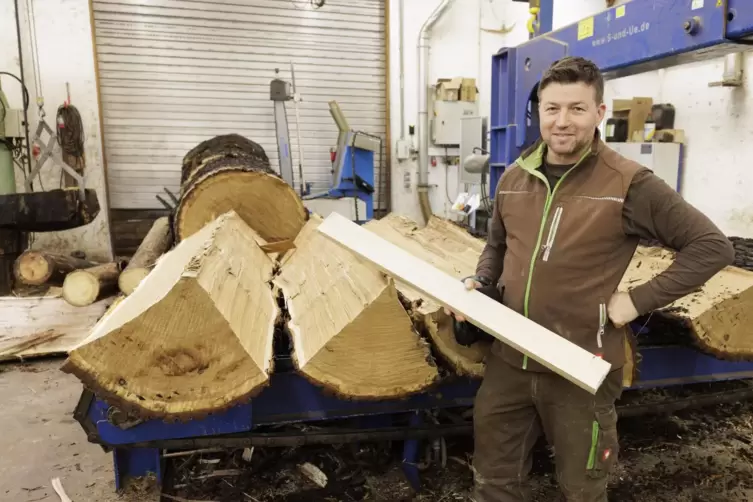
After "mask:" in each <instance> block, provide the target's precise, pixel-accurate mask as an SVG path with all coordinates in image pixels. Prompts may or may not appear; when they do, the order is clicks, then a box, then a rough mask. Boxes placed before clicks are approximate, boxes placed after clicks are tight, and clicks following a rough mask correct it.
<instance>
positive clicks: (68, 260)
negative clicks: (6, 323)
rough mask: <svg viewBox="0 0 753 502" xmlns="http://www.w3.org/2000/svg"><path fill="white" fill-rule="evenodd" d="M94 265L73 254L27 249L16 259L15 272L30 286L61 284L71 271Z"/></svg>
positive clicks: (17, 277) (21, 280)
mask: <svg viewBox="0 0 753 502" xmlns="http://www.w3.org/2000/svg"><path fill="white" fill-rule="evenodd" d="M93 266H95V264H94V263H92V262H90V261H88V260H81V259H79V258H74V257H73V256H68V255H62V254H56V253H48V252H46V251H25V252H24V253H22V254H21V256H19V257H18V258H17V259H16V263H15V266H14V271H13V273H14V275H15V276H16V279H18V281H19V282H21V283H23V284H26V285H28V286H41V285H43V284H46V285H50V286H60V285H62V284H63V281H64V280H65V277H66V276H67V275H68V274H69V273H71V272H73V271H75V270H79V269H83V268H90V267H93Z"/></svg>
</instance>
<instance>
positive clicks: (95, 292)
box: [63, 261, 124, 307]
mask: <svg viewBox="0 0 753 502" xmlns="http://www.w3.org/2000/svg"><path fill="white" fill-rule="evenodd" d="M123 266H124V263H123V262H122V261H114V262H110V263H103V264H101V265H95V266H93V267H90V268H85V269H81V270H76V271H73V272H71V273H70V274H68V275H66V276H65V280H64V281H63V298H64V299H65V301H67V302H68V303H70V304H71V305H73V306H75V307H85V306H86V305H91V304H92V303H94V302H96V301H97V300H101V299H102V298H104V297H105V296H108V295H110V294H111V293H114V292H115V290H116V289H117V286H118V277H119V276H120V272H121V270H123Z"/></svg>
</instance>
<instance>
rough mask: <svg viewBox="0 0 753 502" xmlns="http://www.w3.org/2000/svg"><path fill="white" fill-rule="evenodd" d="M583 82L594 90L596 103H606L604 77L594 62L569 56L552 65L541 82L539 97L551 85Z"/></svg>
mask: <svg viewBox="0 0 753 502" xmlns="http://www.w3.org/2000/svg"><path fill="white" fill-rule="evenodd" d="M578 82H583V83H584V84H586V85H589V86H591V87H593V88H594V93H595V97H596V103H597V104H601V103H602V102H603V101H604V77H603V76H602V75H601V71H599V67H598V66H596V65H595V64H594V62H593V61H589V60H588V59H585V58H582V57H575V56H567V57H564V58H562V59H559V60H557V61H555V62H554V63H552V65H551V66H550V67H549V68H548V69H547V70H546V71H545V72H544V75H543V76H542V78H541V82H539V90H538V92H539V96H541V91H543V90H544V89H545V88H546V86H548V85H549V84H575V83H578Z"/></svg>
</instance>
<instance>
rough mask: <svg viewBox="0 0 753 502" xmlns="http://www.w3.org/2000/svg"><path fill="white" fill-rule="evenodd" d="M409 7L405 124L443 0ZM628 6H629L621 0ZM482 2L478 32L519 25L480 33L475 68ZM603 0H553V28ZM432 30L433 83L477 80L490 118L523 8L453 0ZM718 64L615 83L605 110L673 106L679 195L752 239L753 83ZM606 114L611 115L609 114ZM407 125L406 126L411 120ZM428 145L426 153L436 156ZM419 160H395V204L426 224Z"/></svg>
mask: <svg viewBox="0 0 753 502" xmlns="http://www.w3.org/2000/svg"><path fill="white" fill-rule="evenodd" d="M404 1H405V4H406V11H405V30H404V32H405V49H406V52H405V68H406V75H405V87H406V95H405V97H406V104H405V111H406V122H407V123H408V124H415V123H416V120H417V115H416V114H417V108H416V92H417V91H416V59H417V56H416V54H417V51H416V40H417V34H418V30H419V28H420V26H421V24H422V23H423V21H424V20H425V19H426V17H427V16H428V15H429V13H430V12H431V11H432V10H433V9H434V8H435V6H436V5H438V3H439V1H438V0H431V1H427V0H404ZM398 3H399V2H398V0H391V4H390V12H391V18H390V24H391V26H392V27H393V33H392V35H391V44H392V46H391V54H392V55H393V59H392V61H391V66H390V74H391V76H392V82H391V91H392V99H391V101H392V104H393V109H392V117H391V119H392V137H393V142H394V141H396V140H397V139H398V138H399V134H400V115H399V96H400V94H399V92H400V89H399V58H398V55H399V36H398V33H399V32H398V31H397V30H398V26H399V24H398V23H399V14H398V12H399V11H398ZM618 3H624V2H618ZM479 8H480V9H481V12H482V16H481V27H482V28H491V29H495V28H500V25H502V24H504V25H506V26H507V27H510V26H513V30H512V31H511V32H510V33H508V34H506V35H493V34H487V33H482V34H481V58H480V61H481V67H480V70H479V66H478V64H479V63H478V62H479V50H478V40H479V16H478V12H479ZM603 8H604V2H603V0H555V11H554V28H555V29H557V28H558V27H562V26H564V25H567V24H570V23H572V22H575V21H577V20H579V19H581V18H584V17H586V16H588V15H591V14H594V13H596V12H598V11H600V10H603ZM445 16H446V18H445V19H443V20H442V21H440V22H439V23H438V24H437V25H436V26H435V28H434V31H433V36H432V51H431V55H430V58H431V59H430V67H431V70H430V83H433V82H434V81H435V80H436V78H438V77H441V76H456V75H463V76H468V77H476V78H478V80H479V89H480V93H481V113H482V114H484V115H487V116H488V114H489V103H490V96H489V92H490V89H491V81H490V70H491V55H492V54H494V53H495V52H496V51H497V50H498V49H499V48H501V47H505V46H514V45H517V44H520V43H522V42H525V41H526V40H527V39H528V34H527V31H526V27H525V24H526V20H527V18H528V13H527V5H526V4H525V3H520V2H512V1H511V0H456V2H455V4H454V6H453V7H452V8H451V10H450V11H449V12H448V13H447V14H446V15H445ZM745 59H746V61H745V63H746V68H747V69H748V71H753V54H751V55H749V56H747V57H746V58H745ZM722 64H723V61H722V60H713V61H707V62H702V63H695V64H691V65H683V66H678V67H674V68H669V69H667V70H660V71H657V72H650V73H646V74H641V75H637V76H634V77H627V78H623V79H619V80H614V81H609V82H607V85H606V95H605V100H606V102H607V106H609V105H610V104H611V102H612V99H614V98H619V97H625V98H629V97H632V96H650V97H652V98H653V99H654V102H670V103H672V104H673V105H674V106H675V109H676V118H675V124H676V127H677V128H678V129H684V130H685V133H686V138H687V148H686V152H687V155H686V159H685V166H684V179H683V186H682V194H683V196H684V197H685V198H686V199H687V200H688V201H690V202H691V203H692V204H694V205H695V206H696V207H698V208H699V209H701V210H702V211H703V212H704V213H706V214H707V215H708V216H709V217H710V218H711V219H712V220H713V221H714V222H715V223H716V224H717V225H719V226H720V227H721V229H722V230H723V231H724V232H725V233H727V234H728V235H738V236H745V237H753V197H750V195H749V193H750V192H751V191H753V169H751V167H750V162H746V160H747V159H750V158H753V142H751V141H750V140H749V138H751V137H753V98H751V92H752V91H753V89H752V86H753V84H751V82H750V79H746V83H745V87H744V88H739V89H733V88H720V87H711V88H710V87H709V86H708V84H709V83H710V82H713V81H718V80H720V79H721V75H722ZM607 113H609V112H607ZM406 131H407V126H406ZM431 150H432V149H431V147H430V153H431ZM437 153H440V154H441V153H442V152H441V151H439V152H437ZM406 170H408V171H410V172H411V174H412V176H411V181H412V186H411V188H410V189H407V190H406V189H405V188H404V187H403V173H404V172H405V171H406ZM415 172H416V165H415V162H413V161H404V162H402V163H401V162H398V161H397V159H395V158H393V177H392V180H393V199H392V200H393V210H395V211H397V212H400V213H402V214H405V215H406V216H409V217H411V218H414V219H416V220H417V221H419V222H420V221H421V213H420V210H419V207H418V198H417V195H416V191H415V182H416V175H415ZM444 179H445V169H444V166H442V165H441V164H440V165H438V166H437V167H430V168H429V183H430V184H432V185H435V186H433V187H432V188H431V189H430V193H431V197H430V199H431V203H432V209H433V211H434V213H435V214H439V215H446V208H447V204H446V199H447V195H446V193H445V187H446V186H447V192H449V197H450V198H454V197H455V195H456V194H457V188H456V186H457V185H456V183H455V180H456V179H457V171H456V169H454V168H451V170H450V171H449V180H450V182H449V184H448V185H445V181H444Z"/></svg>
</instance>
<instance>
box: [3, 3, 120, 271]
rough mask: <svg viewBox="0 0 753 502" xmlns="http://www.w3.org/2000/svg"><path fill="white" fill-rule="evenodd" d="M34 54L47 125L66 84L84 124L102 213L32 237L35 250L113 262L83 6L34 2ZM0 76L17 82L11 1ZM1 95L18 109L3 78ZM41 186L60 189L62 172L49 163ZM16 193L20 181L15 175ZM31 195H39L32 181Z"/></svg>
mask: <svg viewBox="0 0 753 502" xmlns="http://www.w3.org/2000/svg"><path fill="white" fill-rule="evenodd" d="M25 5H26V0H20V1H19V7H20V9H21V30H22V47H23V49H24V54H23V55H24V73H25V78H26V85H27V88H28V90H29V93H30V95H31V101H32V104H31V105H30V107H29V121H30V122H31V134H32V135H33V133H34V131H35V130H36V127H37V123H38V114H37V107H36V104H35V101H36V94H37V93H36V91H35V85H34V65H33V63H32V54H31V47H32V44H31V42H30V36H29V34H30V29H29V22H28V17H27V12H26V9H25ZM33 11H34V19H35V21H36V34H37V50H38V54H39V70H40V71H39V73H40V78H41V87H42V95H43V96H44V100H45V112H46V114H47V116H46V120H47V123H48V124H49V125H50V127H53V128H54V127H55V113H56V111H57V107H58V106H59V105H61V104H62V103H63V102H64V101H65V99H66V93H65V83H66V82H69V83H70V91H71V100H72V103H73V104H74V105H75V106H76V108H78V110H79V113H80V114H81V118H82V121H83V123H84V132H85V138H86V142H85V148H86V172H87V188H93V189H96V190H97V196H98V198H99V203H100V206H101V208H102V210H101V211H100V214H99V215H98V216H97V218H96V219H95V220H94V221H93V222H92V223H90V224H89V225H86V226H85V227H81V228H77V229H73V230H68V231H64V232H51V233H42V234H35V235H34V239H33V244H32V247H33V248H42V249H48V250H56V251H59V252H63V253H68V252H71V251H74V250H81V251H84V252H85V253H86V254H87V256H88V257H89V258H91V259H93V260H103V261H104V260H108V259H110V258H111V257H112V246H111V240H110V230H109V223H108V218H107V207H108V205H107V194H106V189H105V178H104V169H103V156H102V141H101V137H100V122H99V109H98V101H97V86H96V81H95V73H94V56H93V50H92V49H93V45H92V38H91V25H90V21H89V2H88V1H87V0H34V1H33ZM0 47H2V48H3V50H2V51H0V70H2V71H9V72H11V73H14V74H16V75H19V76H20V70H19V65H18V53H17V47H18V45H17V43H16V26H15V17H14V9H13V1H12V0H0ZM0 79H2V85H3V89H4V90H5V92H6V94H8V98H9V100H10V103H11V106H13V107H18V108H21V105H22V103H21V94H20V91H19V88H18V86H17V85H16V84H15V83H14V81H13V80H12V79H11V78H9V77H7V76H2V77H0ZM41 176H42V186H43V187H44V188H45V189H47V190H50V189H53V188H58V187H59V184H60V168H59V167H56V166H54V164H53V163H52V162H51V161H48V162H47V163H46V164H45V167H43V168H42V174H41ZM17 180H18V182H19V189H20V188H21V186H22V185H21V182H22V177H21V175H20V172H18V171H17ZM35 189H36V190H39V189H40V184H39V180H38V179H36V180H35Z"/></svg>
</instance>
